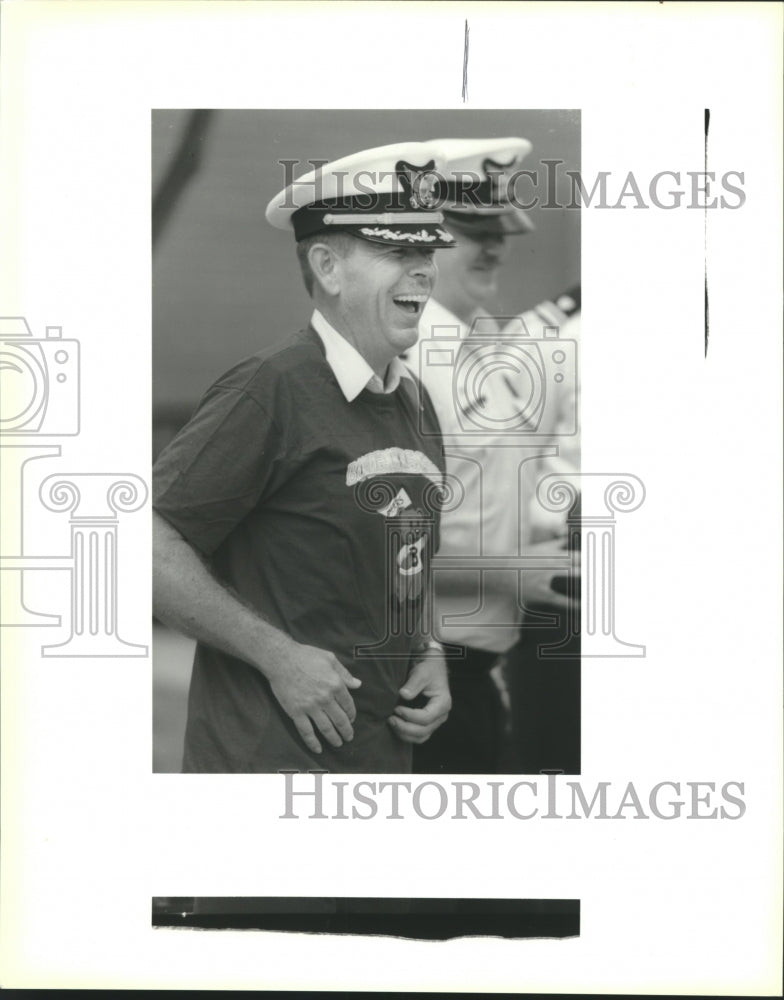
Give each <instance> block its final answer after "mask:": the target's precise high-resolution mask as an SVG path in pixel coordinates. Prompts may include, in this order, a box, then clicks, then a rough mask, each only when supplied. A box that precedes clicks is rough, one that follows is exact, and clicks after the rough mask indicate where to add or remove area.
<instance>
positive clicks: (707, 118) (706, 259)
mask: <svg viewBox="0 0 784 1000" xmlns="http://www.w3.org/2000/svg"><path fill="white" fill-rule="evenodd" d="M709 127H710V108H706V109H705V186H706V187H707V185H708V180H707V178H708V129H709ZM708 200H709V199H708V197H707V192H706V198H705V206H706V207H705V232H704V240H705V357H706V358H707V356H708V331H709V326H710V324H709V320H708V208H707V205H708Z"/></svg>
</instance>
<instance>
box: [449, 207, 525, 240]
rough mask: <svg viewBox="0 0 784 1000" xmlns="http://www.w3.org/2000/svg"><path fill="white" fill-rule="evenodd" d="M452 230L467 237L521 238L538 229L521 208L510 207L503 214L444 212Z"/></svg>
mask: <svg viewBox="0 0 784 1000" xmlns="http://www.w3.org/2000/svg"><path fill="white" fill-rule="evenodd" d="M444 219H445V220H446V222H447V223H448V224H449V226H450V228H454V229H455V230H456V231H458V232H462V233H464V234H465V235H466V236H484V235H487V234H490V235H492V236H520V235H522V234H523V233H530V232H533V230H534V229H536V226H535V225H534V223H533V221H532V219H531V217H530V216H529V215H528V213H527V212H524V211H523V210H522V209H521V208H515V207H513V206H509V207H508V208H506V209H505V210H504V211H503V212H498V211H495V212H481V211H469V210H465V211H459V212H451V211H450V212H444Z"/></svg>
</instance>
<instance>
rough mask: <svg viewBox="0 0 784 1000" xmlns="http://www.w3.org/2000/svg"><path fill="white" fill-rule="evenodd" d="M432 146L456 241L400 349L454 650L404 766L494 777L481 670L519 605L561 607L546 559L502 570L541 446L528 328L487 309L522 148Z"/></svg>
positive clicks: (463, 143)
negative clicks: (437, 443) (441, 701)
mask: <svg viewBox="0 0 784 1000" xmlns="http://www.w3.org/2000/svg"><path fill="white" fill-rule="evenodd" d="M439 145H440V146H441V147H442V148H443V150H444V151H445V153H446V155H447V158H448V168H449V169H448V172H447V183H446V185H445V188H446V190H445V191H442V197H445V200H444V202H443V204H442V206H441V207H442V210H443V212H444V221H445V224H446V225H447V228H448V229H449V230H450V232H451V233H452V234H453V235H454V236H455V237H456V239H457V242H458V246H457V247H456V248H454V249H450V250H449V252H448V253H437V254H436V262H437V265H438V268H439V274H438V279H437V281H436V286H435V290H434V293H433V296H432V297H431V298H430V300H429V302H428V303H427V305H426V306H425V310H424V313H423V316H422V320H421V322H420V342H419V345H418V347H417V348H414V349H412V350H411V351H409V352H408V353H407V355H406V356H405V357H406V360H407V361H408V363H409V364H410V365H411V366H412V367H413V368H414V370H415V372H416V374H417V375H419V377H420V378H421V380H422V381H423V383H424V384H425V386H426V388H427V390H428V391H429V393H430V396H431V398H432V401H433V404H434V407H435V410H436V413H437V416H438V419H439V422H440V424H441V430H442V433H443V436H444V453H445V457H446V467H447V476H448V479H449V482H450V484H451V485H452V487H453V490H454V498H453V501H452V503H451V504H450V503H448V504H447V506H446V508H445V509H444V511H443V513H442V522H441V546H440V549H439V553H438V556H437V558H436V560H435V561H434V581H433V582H434V589H435V599H434V610H435V633H436V637H437V638H438V639H440V640H441V641H442V642H445V643H448V644H454V645H458V646H460V647H463V648H464V654H463V655H462V656H460V657H456V656H450V658H449V660H448V662H449V668H450V688H451V693H452V712H451V715H450V717H449V719H448V720H447V722H446V723H445V724H444V725H443V726H442V727H441V729H440V730H439V732H438V733H436V734H434V736H435V738H432V737H431V739H430V741H429V742H428V744H426V745H424V744H423V745H422V746H420V747H416V748H415V753H414V770H415V771H417V772H419V773H439V772H441V773H477V774H492V773H497V772H498V771H499V768H500V766H501V750H502V739H503V734H504V727H505V724H506V712H505V709H504V705H503V699H502V693H501V691H500V689H499V686H498V683H497V681H496V680H495V679H494V678H495V677H497V676H498V672H497V671H494V672H493V673H491V671H493V668H494V667H495V666H496V665H497V664H498V663H499V661H500V658H501V657H502V656H503V654H505V653H506V652H507V651H508V650H509V649H511V648H512V647H513V646H514V645H515V643H517V641H518V639H519V636H520V623H521V621H522V617H523V607H522V606H523V605H525V606H528V605H530V604H538V605H542V604H545V603H547V604H550V605H554V606H555V607H557V608H561V609H564V610H565V609H566V608H567V606H568V600H567V598H566V597H565V596H564V595H562V594H558V593H556V592H554V591H553V590H552V588H551V583H552V579H553V577H554V576H555V575H557V574H558V573H559V570H558V568H557V561H553V562H551V565H550V567H549V568H546V569H539V570H526V571H525V572H523V573H520V572H519V568H516V567H514V566H511V565H508V566H506V567H505V566H504V565H503V560H504V559H507V560H509V559H510V558H513V557H516V556H519V555H522V554H525V555H532V554H534V552H535V550H532V549H531V547H530V542H531V533H530V517H529V511H528V507H529V506H530V503H531V499H532V497H533V495H534V492H535V485H536V479H537V476H538V475H539V474H540V473H539V472H538V470H539V467H540V464H541V460H540V455H541V453H542V448H541V446H540V441H541V439H539V438H538V437H537V436H536V435H532V434H531V427H530V419H529V418H532V416H533V414H532V411H531V407H530V406H529V403H528V400H529V399H530V398H532V397H531V393H532V388H533V387H532V385H531V380H530V371H529V368H528V367H527V365H526V363H524V362H523V363H521V361H520V356H519V355H518V354H517V353H516V349H515V346H514V340H515V335H517V334H521V335H523V336H524V335H525V333H526V331H525V329H524V327H523V326H522V324H521V321H520V319H519V318H516V320H514V321H513V322H512V325H511V326H510V327H507V326H506V324H508V323H509V322H510V320H509V318H505V319H501V320H500V321H497V320H496V319H494V318H492V317H491V316H490V315H489V313H490V311H491V304H492V302H493V300H494V298H495V296H496V293H497V278H498V272H499V269H500V267H501V266H502V264H503V263H504V261H505V258H506V241H507V238H508V237H509V236H512V235H518V234H522V233H526V232H529V231H530V230H531V229H532V228H533V224H532V222H531V220H530V218H529V217H528V216H527V215H526V214H525V213H524V212H522V211H521V210H520V209H518V208H516V207H515V206H514V205H513V204H512V203H511V202H510V201H509V199H508V192H509V189H510V187H511V185H509V184H508V183H507V181H508V179H509V178H510V177H513V176H514V173H515V171H516V170H518V169H519V165H520V163H521V161H522V160H523V158H524V157H525V155H526V154H527V153H528V152H529V151H530V148H531V146H530V143H529V142H528V141H527V140H525V139H521V138H509V139H494V140H472V139H468V140H439ZM501 327H504V328H505V329H504V335H503V337H500V338H499V334H500V328H501ZM526 413H527V414H528V417H527V416H526ZM526 420H528V421H529V422H528V426H525V427H524V426H523V425H524V424H526ZM542 429H544V428H542ZM521 430H522V431H524V432H525V433H520V431H521ZM515 432H517V433H515ZM548 471H550V470H548ZM558 547H559V548H560V544H559V546H558ZM552 550H553V551H555V550H556V546H553V547H552ZM539 551H540V552H541V549H540V550H539ZM559 554H560V555H561V557H562V553H559ZM553 563H554V565H553ZM560 572H561V573H562V572H563V570H560ZM452 652H453V653H454V650H452Z"/></svg>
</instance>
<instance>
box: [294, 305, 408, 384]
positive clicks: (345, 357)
mask: <svg viewBox="0 0 784 1000" xmlns="http://www.w3.org/2000/svg"><path fill="white" fill-rule="evenodd" d="M310 325H311V326H312V327H313V329H314V330H315V331H316V333H317V334H318V335H319V337H320V338H321V342H322V344H323V345H324V350H325V351H326V355H327V364H328V365H329V367H330V368H331V369H332V372H333V374H334V376H335V378H336V379H337V382H338V385H339V386H340V388H341V390H342V392H343V395H344V396H345V397H346V400H347V401H348V402H349V403H351V402H352V401H353V400H355V399H356V398H357V396H358V395H359V394H360V392H362V390H363V389H369V390H370V392H377V393H389V392H394V391H395V389H397V387H398V385H400V380H401V378H408V379H411V380H412V381H413V376H412V374H411V372H410V371H409V370H408V368H406V366H405V365H404V364H403V362H402V361H401V360H400V359H399V358H393V359H392V360H391V361H390V363H389V365H388V367H387V373H386V380H385V381H384V382H383V383H382V381H381V379H380V378H379V377H378V375H376V373H375V372H374V371H373V369H372V368H371V367H370V365H369V364H368V363H367V361H366V360H365V359H364V358H363V357H362V355H361V354H360V353H359V351H358V350H357V349H356V348H355V347H354V346H353V345H352V344H349V342H348V341H347V340H346V338H345V337H344V336H343V335H342V334H340V333H338V331H337V330H336V329H335V327H334V326H332V324H331V323H329V322H328V321H327V320H326V319H325V318H324V316H323V314H322V313H321V312H320V311H319V310H318V309H314V310H313V315H312V316H311V318H310Z"/></svg>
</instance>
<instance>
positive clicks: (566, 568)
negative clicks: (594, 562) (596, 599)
mask: <svg viewBox="0 0 784 1000" xmlns="http://www.w3.org/2000/svg"><path fill="white" fill-rule="evenodd" d="M523 555H525V556H532V557H533V556H537V557H542V556H544V557H546V556H549V555H557V556H562V557H563V556H567V555H571V559H570V561H569V562H565V563H564V565H563V568H558V569H556V568H554V566H549V567H547V568H545V569H527V570H525V571H524V572H522V573H521V574H520V577H521V580H522V583H521V585H520V590H521V594H520V596H521V597H522V600H523V603H524V604H525V605H526V607H529V606H531V605H533V606H541V605H549V606H550V607H552V608H560V609H562V610H565V609H566V608H569V607H573V606H575V601H574V600H573V599H572V598H569V597H567V596H566V594H559V593H558V591H557V590H553V588H552V582H553V577H556V576H564V575H566V574H568V573H570V572H574V570H575V569H577V570H579V568H580V553H579V552H572V553H569V552H568V551H567V549H566V548H565V547H564V540H563V539H559V538H553V539H548V540H547V541H544V542H537V543H535V544H534V545H528V546H526V548H525V550H524V552H523Z"/></svg>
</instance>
